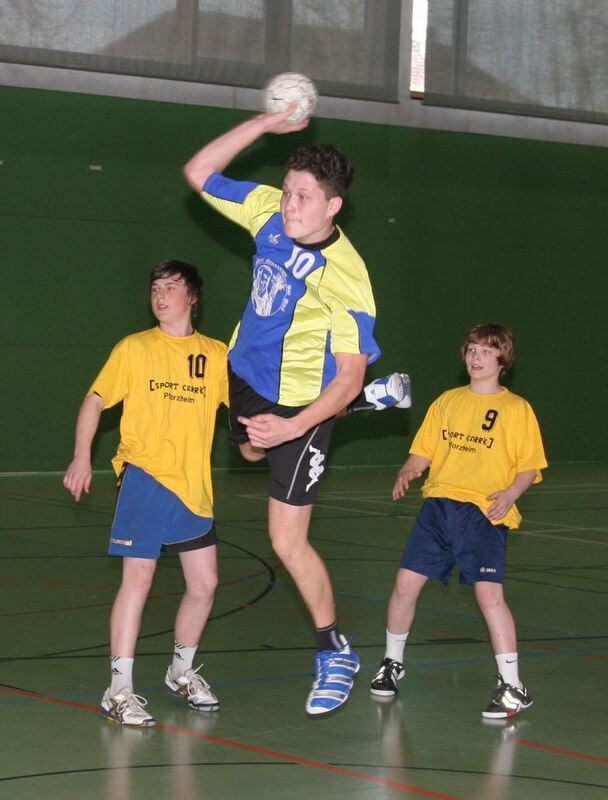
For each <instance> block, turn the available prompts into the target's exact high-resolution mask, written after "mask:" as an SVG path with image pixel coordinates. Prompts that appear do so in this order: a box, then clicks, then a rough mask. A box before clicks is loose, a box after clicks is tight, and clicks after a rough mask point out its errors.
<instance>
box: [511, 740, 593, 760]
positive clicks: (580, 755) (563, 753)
mask: <svg viewBox="0 0 608 800" xmlns="http://www.w3.org/2000/svg"><path fill="white" fill-rule="evenodd" d="M514 741H515V742H516V743H517V744H521V745H523V746H524V747H533V748H534V749H536V750H544V751H545V752H546V753H555V754H556V755H559V756H569V757H570V758H581V759H583V760H584V761H595V762H597V763H598V764H608V758H602V756H591V755H589V754H588V753H577V752H576V751H575V750H564V749H563V748H561V747H551V746H550V745H548V744H539V743H538V742H530V741H529V740H528V739H514Z"/></svg>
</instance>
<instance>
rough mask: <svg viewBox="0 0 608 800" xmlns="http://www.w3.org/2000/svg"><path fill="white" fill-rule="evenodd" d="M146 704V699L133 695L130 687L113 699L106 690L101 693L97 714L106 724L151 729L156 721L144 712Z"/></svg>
mask: <svg viewBox="0 0 608 800" xmlns="http://www.w3.org/2000/svg"><path fill="white" fill-rule="evenodd" d="M147 703H148V701H147V700H146V698H145V697H140V696H139V695H138V694H134V693H133V689H131V687H128V688H126V689H122V690H121V691H120V692H118V694H115V695H114V696H113V697H112V696H110V689H109V688H108V689H106V690H105V692H104V693H103V697H102V699H101V708H100V709H99V714H100V716H102V717H104V718H105V719H107V720H108V722H115V723H116V724H117V725H128V726H129V727H131V728H152V727H153V726H154V725H156V720H155V719H154V717H152V716H150V714H148V712H147V711H145V710H144V706H146V705H147Z"/></svg>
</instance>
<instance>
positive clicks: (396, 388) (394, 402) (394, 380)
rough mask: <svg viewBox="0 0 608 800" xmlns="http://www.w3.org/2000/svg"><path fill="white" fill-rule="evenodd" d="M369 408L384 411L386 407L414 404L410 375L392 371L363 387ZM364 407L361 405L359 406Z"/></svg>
mask: <svg viewBox="0 0 608 800" xmlns="http://www.w3.org/2000/svg"><path fill="white" fill-rule="evenodd" d="M363 393H364V395H365V399H366V401H367V408H369V409H373V410H375V411H384V409H385V408H393V407H394V408H409V407H410V406H411V405H412V389H411V385H410V376H409V375H406V373H405V372H392V373H391V374H390V375H385V376H384V378H377V379H376V380H375V381H372V382H371V383H368V384H367V386H366V387H365V388H364V389H363ZM359 408H361V409H362V408H363V406H360V407H358V408H357V410H359Z"/></svg>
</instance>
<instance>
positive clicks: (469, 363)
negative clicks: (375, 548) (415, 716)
mask: <svg viewBox="0 0 608 800" xmlns="http://www.w3.org/2000/svg"><path fill="white" fill-rule="evenodd" d="M462 357H463V360H464V362H465V365H466V369H467V372H468V374H469V377H470V384H469V385H468V386H465V387H461V388H459V389H451V390H449V391H447V392H444V393H443V394H442V395H440V396H439V397H438V398H437V399H436V400H435V401H434V402H433V403H432V404H431V406H430V408H429V410H428V411H427V414H426V416H425V418H424V421H423V423H422V426H421V427H420V429H419V430H418V432H417V434H416V436H415V437H414V441H413V443H412V446H411V448H410V456H409V458H408V459H407V461H406V462H405V464H404V465H403V467H402V468H401V470H400V472H399V474H398V475H397V480H396V482H395V486H394V488H393V499H394V500H398V499H399V498H401V497H403V496H404V494H405V492H406V491H407V490H408V489H409V486H410V483H411V482H412V481H413V480H415V479H416V478H419V477H420V476H421V475H422V473H423V472H424V471H425V470H426V468H427V467H429V466H430V471H429V474H428V477H427V479H426V481H425V483H424V486H423V488H422V494H423V497H424V498H425V500H424V502H423V504H422V508H421V510H420V513H419V514H418V517H417V518H416V521H415V523H414V527H413V528H412V531H411V533H410V536H409V539H408V542H407V544H406V547H405V550H404V553H403V557H402V559H401V568H400V569H399V571H398V573H397V577H396V580H395V585H394V588H393V592H392V595H391V598H390V600H389V605H388V621H387V630H386V650H385V655H384V659H383V661H382V662H381V663H380V666H379V669H378V672H377V674H376V675H375V677H374V679H373V681H372V684H371V688H370V691H371V693H372V694H374V695H378V696H383V697H390V696H392V695H395V694H396V693H397V691H398V689H397V681H398V680H400V679H401V678H403V676H404V674H405V671H404V664H403V653H404V649H405V643H406V640H407V637H408V634H409V631H410V628H411V625H412V622H413V620H414V614H415V611H416V604H417V601H418V597H419V595H420V592H421V590H422V588H423V586H424V585H425V583H426V581H427V580H428V579H429V578H436V579H438V580H440V581H442V582H443V583H447V581H448V577H449V574H450V572H451V570H452V568H453V566H454V565H455V564H458V567H459V569H460V581H461V583H464V584H466V585H472V586H473V589H474V592H475V599H476V600H477V603H478V605H479V608H480V610H481V613H482V614H483V617H484V619H485V622H486V625H487V627H488V631H489V634H490V640H491V643H492V648H493V650H494V655H495V658H496V664H497V668H498V687H497V689H496V690H495V692H494V694H493V695H492V698H491V700H490V702H489V704H488V706H487V707H486V708H485V709H484V710H483V711H482V715H483V716H484V717H487V718H504V717H510V716H513V715H514V714H517V713H518V712H519V711H521V710H523V709H525V708H528V707H529V706H530V705H532V698H531V697H530V694H529V693H528V691H527V689H526V687H525V686H524V685H523V683H522V682H521V680H520V678H519V671H518V663H517V662H518V657H517V639H516V633H515V623H514V621H513V616H512V614H511V611H510V609H509V607H508V605H507V604H506V602H505V599H504V594H503V586H502V583H503V578H504V568H505V556H506V547H507V531H508V530H509V529H510V528H511V529H514V528H518V527H519V524H520V521H521V515H520V514H519V512H518V510H517V508H516V506H515V501H516V500H517V499H518V498H519V497H520V496H521V495H522V494H523V492H525V491H526V489H527V488H528V487H529V486H530V485H531V484H533V483H539V482H540V481H541V479H542V478H541V472H540V471H541V470H542V469H543V468H545V467H546V466H547V461H546V459H545V454H544V451H543V444H542V440H541V435H540V430H539V427H538V423H537V421H536V417H535V416H534V412H533V411H532V408H531V407H530V405H529V404H528V403H527V401H526V400H524V399H523V398H522V397H519V396H518V395H515V394H512V393H511V392H510V391H508V389H506V388H504V387H503V386H501V384H500V377H501V375H503V374H504V373H505V372H506V371H507V369H508V368H509V366H510V365H511V363H512V361H513V357H514V343H513V336H512V334H511V332H510V331H509V330H508V329H507V328H505V327H504V326H502V325H495V324H488V325H478V326H477V327H475V328H473V329H472V330H471V331H470V332H469V334H468V335H467V337H466V340H465V344H464V346H463V348H462Z"/></svg>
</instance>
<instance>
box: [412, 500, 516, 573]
mask: <svg viewBox="0 0 608 800" xmlns="http://www.w3.org/2000/svg"><path fill="white" fill-rule="evenodd" d="M507 532H508V528H507V526H506V525H492V523H491V522H490V520H489V519H488V518H487V517H486V516H485V515H484V514H483V512H482V511H481V510H480V509H479V508H478V507H477V506H476V505H475V504H474V503H462V502H460V501H459V500H448V499H447V498H443V497H429V498H427V499H426V500H425V501H424V503H423V504H422V508H421V509H420V513H419V514H418V516H417V517H416V521H415V522H414V527H413V528H412V531H411V533H410V536H409V539H408V541H407V544H406V546H405V550H404V551H403V556H402V558H401V567H403V568H404V569H409V570H412V572H418V573H419V574H420V575H426V576H427V577H428V578H437V580H439V581H441V582H442V583H447V582H448V578H449V576H450V572H451V571H452V568H453V567H454V565H455V564H457V565H458V568H459V569H460V583H465V584H472V583H477V582H478V581H492V582H493V583H502V582H503V580H504V572H505V561H506V555H507Z"/></svg>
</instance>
